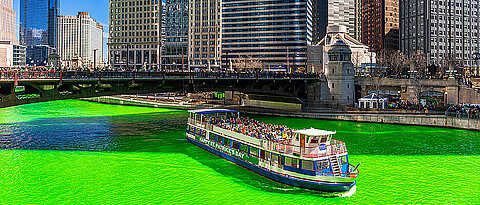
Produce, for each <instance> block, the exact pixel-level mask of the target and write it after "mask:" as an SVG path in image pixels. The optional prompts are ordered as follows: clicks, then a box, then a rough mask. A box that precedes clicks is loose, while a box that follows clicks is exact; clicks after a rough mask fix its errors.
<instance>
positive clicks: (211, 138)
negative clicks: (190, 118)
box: [208, 133, 216, 141]
mask: <svg viewBox="0 0 480 205" xmlns="http://www.w3.org/2000/svg"><path fill="white" fill-rule="evenodd" d="M215 135H216V134H213V133H210V136H209V138H208V139H209V140H212V141H215Z"/></svg>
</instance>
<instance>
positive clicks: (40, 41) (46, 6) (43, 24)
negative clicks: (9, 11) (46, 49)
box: [19, 0, 59, 48]
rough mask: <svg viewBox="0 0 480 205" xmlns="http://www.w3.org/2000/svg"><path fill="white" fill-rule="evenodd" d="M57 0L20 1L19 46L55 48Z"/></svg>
mask: <svg viewBox="0 0 480 205" xmlns="http://www.w3.org/2000/svg"><path fill="white" fill-rule="evenodd" d="M58 6H59V3H58V0H21V1H20V29H19V31H20V44H22V45H26V46H35V45H48V46H50V47H53V48H54V47H55V43H56V26H57V15H58V10H59V8H58Z"/></svg>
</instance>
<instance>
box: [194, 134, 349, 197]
mask: <svg viewBox="0 0 480 205" xmlns="http://www.w3.org/2000/svg"><path fill="white" fill-rule="evenodd" d="M202 139H203V138H202ZM187 140H188V141H189V142H191V143H192V144H195V145H196V146H198V147H200V148H202V149H205V150H207V151H209V152H211V153H213V154H216V155H218V156H220V157H222V158H224V159H227V160H229V161H231V162H234V163H235V164H238V165H240V166H242V167H244V168H247V169H249V170H251V171H253V172H255V173H257V174H260V175H262V176H265V177H267V178H269V179H272V180H274V181H277V182H280V183H284V184H287V185H291V186H295V187H300V188H305V189H312V190H319V191H325V192H343V191H348V190H350V189H351V188H352V187H353V186H354V185H355V182H356V181H355V178H344V177H327V176H320V177H317V178H318V179H315V180H312V179H308V178H304V177H299V176H296V175H297V174H295V173H293V172H292V173H289V172H288V171H285V170H281V169H277V170H273V169H272V170H268V169H266V168H263V167H260V166H258V165H257V164H253V163H252V162H250V161H247V160H245V159H242V155H239V153H235V152H232V150H231V149H222V148H220V147H215V148H214V147H212V146H210V145H209V144H208V143H205V142H201V141H200V140H197V139H196V137H195V136H193V135H190V134H188V133H187ZM222 147H223V146H222ZM227 152H229V153H227ZM235 155H236V156H235ZM237 156H238V157H237Z"/></svg>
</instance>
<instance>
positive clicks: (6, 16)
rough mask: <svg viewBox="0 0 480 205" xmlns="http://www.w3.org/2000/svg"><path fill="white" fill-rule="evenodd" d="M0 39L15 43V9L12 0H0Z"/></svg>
mask: <svg viewBox="0 0 480 205" xmlns="http://www.w3.org/2000/svg"><path fill="white" fill-rule="evenodd" d="M0 41H10V43H11V44H17V37H16V35H15V11H14V10H13V1H12V0H0Z"/></svg>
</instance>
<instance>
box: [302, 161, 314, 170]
mask: <svg viewBox="0 0 480 205" xmlns="http://www.w3.org/2000/svg"><path fill="white" fill-rule="evenodd" d="M302 169H305V170H310V171H315V169H314V167H313V161H308V160H302Z"/></svg>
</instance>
